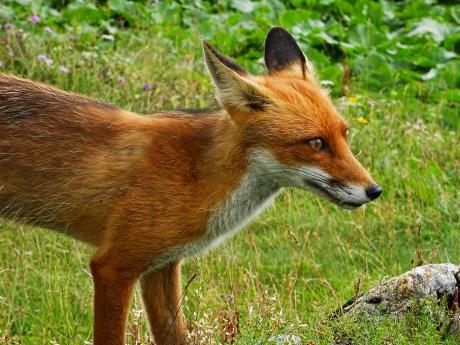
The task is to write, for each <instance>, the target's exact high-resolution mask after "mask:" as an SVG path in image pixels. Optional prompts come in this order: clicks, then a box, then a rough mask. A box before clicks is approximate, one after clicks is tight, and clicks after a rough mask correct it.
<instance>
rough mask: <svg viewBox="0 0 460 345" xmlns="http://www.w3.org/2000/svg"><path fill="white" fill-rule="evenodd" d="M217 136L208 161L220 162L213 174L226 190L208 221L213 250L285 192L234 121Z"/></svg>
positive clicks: (227, 122) (221, 127) (222, 126)
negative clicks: (271, 177) (280, 193)
mask: <svg viewBox="0 0 460 345" xmlns="http://www.w3.org/2000/svg"><path fill="white" fill-rule="evenodd" d="M216 134H217V135H218V136H219V140H218V141H215V143H216V144H215V145H214V147H213V152H212V153H211V154H210V155H209V156H208V158H209V159H210V160H212V161H213V162H214V164H215V165H216V162H219V163H217V166H216V168H215V169H213V172H214V173H215V174H217V176H216V177H217V180H218V181H221V183H222V185H223V186H225V185H226V187H225V188H224V189H225V191H224V193H223V194H222V198H220V201H219V202H217V203H216V205H215V206H214V208H213V210H212V212H211V214H210V217H209V220H208V224H207V231H206V233H205V238H206V242H209V243H208V244H207V247H209V248H212V247H214V246H216V245H218V244H219V243H220V242H221V241H223V240H224V239H226V238H228V237H230V236H231V235H232V234H234V233H235V232H236V231H237V230H238V229H240V228H242V227H243V226H245V225H246V224H247V223H249V222H250V220H251V219H253V218H254V217H255V216H257V215H258V214H259V213H260V212H261V211H262V210H263V209H264V208H265V207H266V206H268V205H270V204H271V202H272V201H273V200H274V198H275V196H276V195H277V194H278V192H279V191H280V189H281V187H280V186H279V184H277V183H276V182H275V181H274V180H272V179H270V178H269V174H268V173H267V171H266V170H265V169H266V168H265V164H266V159H267V157H266V154H265V153H264V152H263V151H262V150H260V149H256V148H251V147H250V145H248V144H247V143H246V142H247V141H246V140H245V139H243V138H241V134H240V133H239V132H238V131H237V130H236V129H235V127H234V125H233V123H232V122H231V120H230V119H226V120H225V121H222V122H221V123H220V124H219V125H218V127H217V130H216Z"/></svg>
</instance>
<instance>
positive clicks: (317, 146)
mask: <svg viewBox="0 0 460 345" xmlns="http://www.w3.org/2000/svg"><path fill="white" fill-rule="evenodd" d="M307 144H308V145H309V146H310V147H311V149H312V150H313V151H321V150H324V148H325V146H324V141H323V139H321V138H313V139H310V140H308V141H307Z"/></svg>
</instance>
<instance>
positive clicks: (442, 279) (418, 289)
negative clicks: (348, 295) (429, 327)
mask: <svg viewBox="0 0 460 345" xmlns="http://www.w3.org/2000/svg"><path fill="white" fill-rule="evenodd" d="M459 289H460V266H458V265H454V264H451V263H444V264H429V265H423V266H419V267H416V268H414V269H412V270H410V271H408V272H406V273H404V274H401V275H399V276H397V277H394V278H391V279H389V280H387V281H385V282H383V283H382V284H379V285H377V286H375V287H374V288H372V289H370V290H369V291H367V292H366V293H363V294H362V295H360V296H358V297H356V298H353V299H351V300H350V301H348V302H347V303H345V305H343V307H342V308H341V309H340V311H339V312H338V314H339V315H342V314H353V313H364V314H368V315H382V314H389V315H392V316H394V317H404V316H405V315H406V314H407V312H408V311H409V309H410V306H411V305H413V303H414V302H415V301H420V300H422V299H433V300H436V301H439V300H440V299H441V298H446V299H447V301H448V306H447V308H448V310H446V316H447V317H448V319H449V325H448V331H449V332H450V333H452V334H457V335H458V334H459V332H460V329H459V324H460V322H459V321H460V316H459V310H458V299H459ZM336 316H337V315H336Z"/></svg>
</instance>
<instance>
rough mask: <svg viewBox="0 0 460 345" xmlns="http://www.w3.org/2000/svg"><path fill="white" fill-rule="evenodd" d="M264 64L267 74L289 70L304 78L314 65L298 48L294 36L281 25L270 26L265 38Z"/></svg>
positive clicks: (311, 71)
mask: <svg viewBox="0 0 460 345" xmlns="http://www.w3.org/2000/svg"><path fill="white" fill-rule="evenodd" d="M265 65H266V66H267V68H268V73H269V74H276V73H282V72H290V73H291V74H293V75H295V76H296V77H298V78H302V79H305V76H306V74H307V73H310V74H312V75H314V67H313V65H312V64H311V62H310V61H308V60H307V58H306V57H305V55H304V54H303V53H302V50H300V47H299V46H298V45H297V42H296V41H295V39H294V37H292V35H291V34H290V33H289V32H288V31H286V30H285V29H283V28H281V27H274V28H272V29H271V30H270V31H269V32H268V35H267V38H266V39H265Z"/></svg>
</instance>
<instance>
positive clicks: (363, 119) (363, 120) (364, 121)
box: [358, 116, 369, 125]
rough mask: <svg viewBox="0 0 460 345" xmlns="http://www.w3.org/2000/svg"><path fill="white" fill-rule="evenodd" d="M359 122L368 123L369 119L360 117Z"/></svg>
mask: <svg viewBox="0 0 460 345" xmlns="http://www.w3.org/2000/svg"><path fill="white" fill-rule="evenodd" d="M358 122H359V123H362V124H363V125H365V124H367V123H368V122H369V121H367V119H366V118H365V117H362V116H360V117H358Z"/></svg>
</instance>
